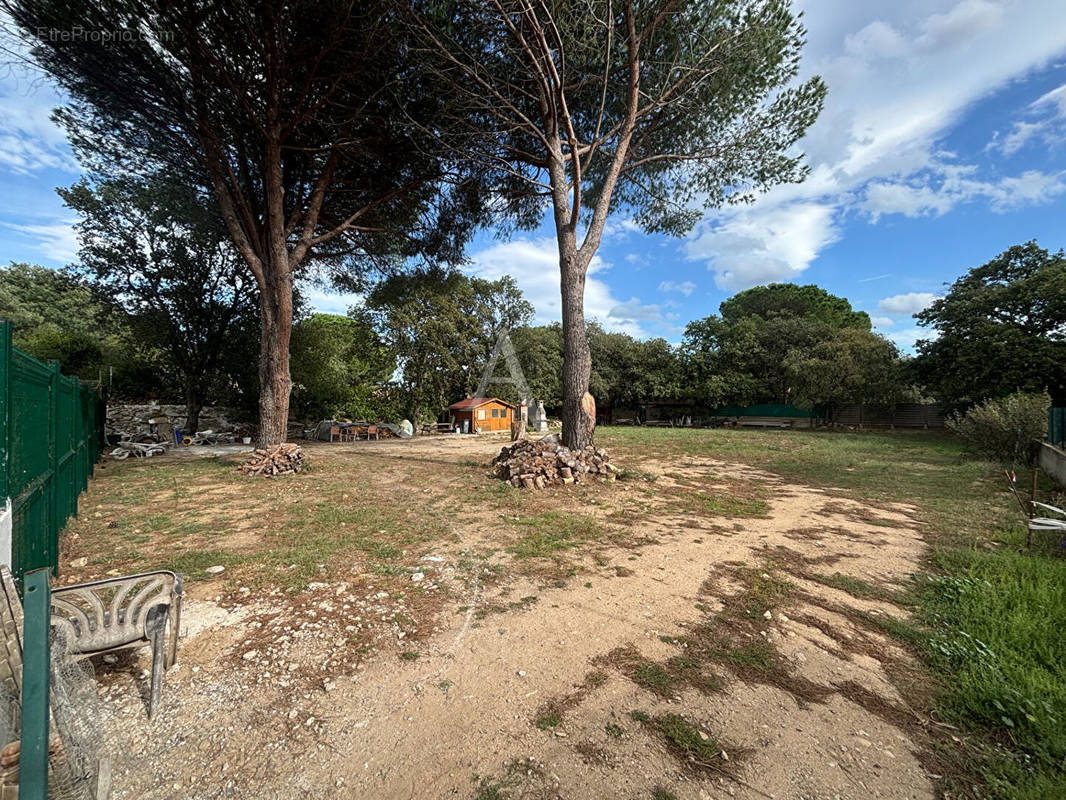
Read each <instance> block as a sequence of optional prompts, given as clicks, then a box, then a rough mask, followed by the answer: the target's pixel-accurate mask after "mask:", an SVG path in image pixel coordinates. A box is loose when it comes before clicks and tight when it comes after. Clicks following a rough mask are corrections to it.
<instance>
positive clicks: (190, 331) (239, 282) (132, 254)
mask: <svg viewBox="0 0 1066 800" xmlns="http://www.w3.org/2000/svg"><path fill="white" fill-rule="evenodd" d="M59 194H60V196H61V197H62V198H63V199H64V201H65V202H66V204H67V206H68V207H69V208H72V209H74V210H75V211H77V212H78V213H79V214H80V215H81V221H80V222H79V223H78V224H77V225H76V230H77V233H78V239H79V243H80V249H79V263H78V264H77V265H76V266H75V267H74V268H73V269H74V271H75V272H76V274H78V275H80V276H82V277H84V279H85V280H86V281H87V283H88V285H89V286H91V287H92V288H93V290H94V291H95V292H96V293H97V294H98V295H99V296H103V297H105V298H106V299H107V301H108V303H109V304H110V306H111V307H112V308H114V309H115V310H116V313H118V314H119V315H121V316H122V318H123V322H124V324H125V325H126V326H127V327H128V328H129V329H130V331H131V332H132V333H133V335H134V336H135V337H136V338H137V339H138V341H139V342H140V343H141V345H142V347H149V348H155V349H158V350H159V351H161V352H163V353H165V354H166V365H165V366H164V365H159V368H160V369H166V370H169V371H172V372H176V373H177V374H178V376H179V379H180V383H181V388H182V393H183V395H184V398H185V403H186V422H185V429H186V430H187V431H188V432H190V433H195V432H196V430H197V427H198V424H199V414H200V409H201V408H202V406H203V405H204V403H205V399H206V397H207V396H208V395H209V394H210V395H214V396H216V397H217V396H218V395H219V394H224V393H225V392H220V388H221V387H224V386H227V385H234V384H236V385H239V386H248V385H250V384H253V383H254V381H255V369H254V356H255V352H256V350H257V349H258V348H257V347H256V346H255V340H254V338H251V337H249V335H248V333H249V332H253V331H254V330H255V328H256V327H257V325H256V322H257V319H258V315H257V304H258V292H257V291H256V287H255V282H254V281H253V280H252V279H251V278H250V276H249V275H248V274H247V271H246V269H245V267H244V264H243V262H242V261H241V259H240V256H239V255H238V254H237V252H236V250H235V249H234V248H233V246H232V244H231V243H230V241H229V236H228V235H227V233H226V229H225V226H224V225H223V224H222V219H221V217H220V216H219V214H218V212H217V210H216V209H215V207H214V204H213V203H211V202H210V201H209V199H207V201H206V202H205V198H204V197H203V196H202V195H201V194H200V193H198V192H197V191H196V189H195V188H194V187H190V186H188V185H187V184H183V183H177V182H175V181H173V180H172V179H170V178H169V177H168V176H166V175H164V174H162V173H155V174H152V175H148V176H145V177H138V176H132V175H126V176H122V177H115V178H110V179H107V180H103V181H100V182H98V183H97V184H95V185H91V184H90V183H89V182H88V181H86V180H82V181H80V182H79V183H77V184H75V185H74V186H72V187H70V188H69V189H60V190H59Z"/></svg>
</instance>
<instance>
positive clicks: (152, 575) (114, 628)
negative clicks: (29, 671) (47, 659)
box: [52, 570, 182, 653]
mask: <svg viewBox="0 0 1066 800" xmlns="http://www.w3.org/2000/svg"><path fill="white" fill-rule="evenodd" d="M181 593H182V576H181V575H179V574H177V573H175V572H170V571H169V570H158V571H156V572H145V573H142V574H140V575H129V576H126V577H122V578H106V579H104V580H100V581H92V582H90V583H79V584H75V585H74V586H64V587H62V588H57V589H54V590H53V591H52V627H53V628H55V629H56V630H57V632H58V633H61V634H65V635H66V637H67V642H68V646H69V647H71V649H72V650H73V651H74V652H75V653H95V652H102V651H104V650H110V649H112V648H115V647H122V646H123V645H127V644H132V643H134V642H142V641H147V640H148V633H149V632H148V629H147V628H148V619H149V614H150V612H151V611H152V610H153V609H155V608H158V607H159V606H168V607H169V606H172V605H173V604H174V603H175V601H176V599H177V598H178V597H180V596H181Z"/></svg>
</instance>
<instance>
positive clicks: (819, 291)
mask: <svg viewBox="0 0 1066 800" xmlns="http://www.w3.org/2000/svg"><path fill="white" fill-rule="evenodd" d="M719 313H720V314H721V315H722V319H723V320H725V321H726V322H727V323H729V324H736V323H737V322H740V321H741V320H742V319H744V318H746V317H758V318H759V319H762V320H767V321H768V320H772V319H778V318H781V317H802V318H803V319H808V320H813V321H817V322H821V323H823V324H825V325H827V326H829V327H830V328H834V329H838V328H855V329H857V330H863V331H868V330H870V329H871V323H870V315H869V314H867V313H866V312H865V311H855V310H854V309H853V308H852V307H851V303H849V302H848V301H847V299H845V298H843V297H837V296H836V295H835V294H830V293H829V292H827V291H826V290H825V289H823V288H822V287H821V286H815V285H814V284H807V285H805V286H800V285H798V284H795V283H768V284H766V285H765V286H754V287H752V288H751V289H745V290H744V291H742V292H738V293H737V294H735V295H733V296H732V297H730V298H729V299H728V300H726V301H724V302H723V303H722V305H721V307H720V308H719Z"/></svg>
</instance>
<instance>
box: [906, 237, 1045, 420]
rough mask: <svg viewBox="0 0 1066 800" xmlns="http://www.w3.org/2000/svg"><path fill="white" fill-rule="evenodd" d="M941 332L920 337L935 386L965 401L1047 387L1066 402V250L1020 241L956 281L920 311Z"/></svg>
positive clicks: (925, 370)
mask: <svg viewBox="0 0 1066 800" xmlns="http://www.w3.org/2000/svg"><path fill="white" fill-rule="evenodd" d="M915 317H916V319H917V320H918V324H920V325H923V326H927V327H929V328H932V329H933V330H935V331H936V334H937V335H936V338H930V339H925V340H923V341H920V342H918V345H917V350H918V357H917V359H916V363H915V368H916V370H917V373H918V375H919V376H920V378H921V379H922V380H923V381H924V383H925V384H926V386H928V388H929V390H930V391H931V392H932V393H934V394H935V395H937V396H939V397H941V398H943V399H944V400H946V401H948V402H949V403H951V404H954V405H958V406H964V405H968V404H970V403H974V402H977V401H980V400H984V399H986V398H990V397H1004V396H1006V395H1008V394H1012V393H1014V392H1017V391H1022V392H1029V393H1033V392H1043V391H1045V390H1047V391H1048V392H1050V394H1051V399H1052V401H1053V402H1054V403H1055V404H1056V405H1060V404H1064V403H1066V255H1064V254H1063V251H1062V250H1059V251H1058V252H1057V253H1049V252H1048V251H1047V250H1044V249H1043V248H1041V247H1038V246H1037V244H1036V242H1027V243H1025V244H1022V245H1015V246H1014V247H1011V248H1009V249H1007V250H1005V251H1004V252H1003V253H1000V254H999V255H998V256H996V258H994V259H992V260H991V261H989V262H988V263H987V264H984V265H982V266H980V267H975V268H974V269H971V270H970V271H969V272H968V273H966V274H965V275H963V276H962V277H961V278H959V279H958V280H957V281H955V282H954V283H953V284H952V285H951V288H950V289H949V290H948V293H947V294H946V295H944V296H943V297H941V298H939V299H938V300H936V301H935V302H934V303H933V304H932V305H931V306H929V308H927V309H925V310H924V311H922V312H920V313H918V314H916V315H915Z"/></svg>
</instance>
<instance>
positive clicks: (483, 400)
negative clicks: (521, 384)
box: [448, 397, 517, 411]
mask: <svg viewBox="0 0 1066 800" xmlns="http://www.w3.org/2000/svg"><path fill="white" fill-rule="evenodd" d="M488 403H499V404H500V405H501V406H507V407H508V408H517V406H516V405H515V404H514V403H508V402H506V401H504V400H500V399H498V398H495V397H468V398H467V399H466V400H460V401H459V402H457V403H452V404H451V405H450V406H448V408H449V409H450V410H452V411H465V410H467V409H471V408H480V407H481V406H483V405H486V404H488Z"/></svg>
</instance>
